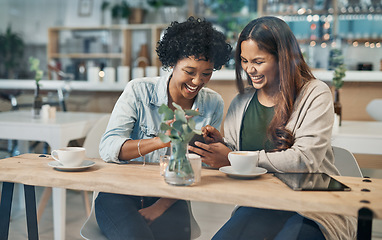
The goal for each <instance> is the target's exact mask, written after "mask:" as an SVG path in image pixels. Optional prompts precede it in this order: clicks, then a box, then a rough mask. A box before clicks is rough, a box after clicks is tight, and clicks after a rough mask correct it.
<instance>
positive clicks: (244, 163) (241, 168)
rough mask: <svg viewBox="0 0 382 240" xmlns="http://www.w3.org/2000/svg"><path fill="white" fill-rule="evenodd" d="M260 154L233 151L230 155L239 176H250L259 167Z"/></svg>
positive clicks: (233, 167) (229, 157)
mask: <svg viewBox="0 0 382 240" xmlns="http://www.w3.org/2000/svg"><path fill="white" fill-rule="evenodd" d="M258 154H259V153H258V152H255V151H233V152H230V153H229V154H228V160H229V162H230V163H231V167H232V169H233V170H234V171H235V172H236V173H239V174H250V173H252V172H253V170H254V169H255V168H256V167H257V165H258V160H259V159H258Z"/></svg>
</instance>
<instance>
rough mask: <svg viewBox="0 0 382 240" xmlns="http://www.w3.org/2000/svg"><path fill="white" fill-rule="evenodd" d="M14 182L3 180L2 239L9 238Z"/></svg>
mask: <svg viewBox="0 0 382 240" xmlns="http://www.w3.org/2000/svg"><path fill="white" fill-rule="evenodd" d="M14 185H15V184H14V183H9V182H3V189H2V191H1V202H0V213H1V214H0V240H6V239H8V234H9V220H10V218H11V208H12V197H13V189H14Z"/></svg>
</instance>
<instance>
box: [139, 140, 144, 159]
mask: <svg viewBox="0 0 382 240" xmlns="http://www.w3.org/2000/svg"><path fill="white" fill-rule="evenodd" d="M141 141H142V139H139V141H138V154H139V156H141V157H143V155H142V153H141V149H140V148H139V145H140V144H141Z"/></svg>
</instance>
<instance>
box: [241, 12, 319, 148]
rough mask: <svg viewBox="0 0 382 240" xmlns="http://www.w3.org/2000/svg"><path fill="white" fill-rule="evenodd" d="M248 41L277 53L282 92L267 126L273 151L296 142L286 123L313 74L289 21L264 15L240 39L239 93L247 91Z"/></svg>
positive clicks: (248, 79)
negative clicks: (244, 56)
mask: <svg viewBox="0 0 382 240" xmlns="http://www.w3.org/2000/svg"><path fill="white" fill-rule="evenodd" d="M246 40H253V41H255V42H256V43H257V45H258V47H259V49H261V50H263V51H266V52H268V53H270V54H272V55H273V56H275V59H276V61H277V63H278V72H279V74H278V75H279V78H280V79H279V82H280V85H279V90H280V91H279V93H278V95H277V96H276V99H277V104H276V105H275V107H274V110H275V114H274V117H273V119H272V120H271V122H270V124H269V127H268V129H267V135H268V137H269V138H270V140H271V141H273V142H274V143H275V146H276V149H274V150H273V151H277V150H284V149H287V148H290V147H291V146H292V145H293V143H294V137H293V134H292V132H291V131H289V130H288V129H286V127H285V126H286V124H287V123H288V120H289V118H290V116H291V114H292V112H293V105H294V103H295V100H296V97H297V96H298V94H299V93H300V91H301V88H302V87H303V86H304V84H305V83H307V82H308V81H310V80H311V79H313V78H314V76H313V74H312V72H311V70H310V68H309V66H308V64H307V63H306V62H305V60H304V57H303V56H302V53H301V50H300V46H299V45H298V42H297V40H296V38H295V36H294V34H293V32H292V31H291V29H290V28H289V26H288V24H286V23H285V22H284V21H283V20H281V19H279V18H277V17H270V16H267V17H261V18H257V19H255V20H253V21H251V22H250V23H248V24H247V26H246V27H245V28H244V29H243V31H242V32H241V33H240V36H239V39H238V42H237V48H236V53H235V60H236V84H237V87H238V89H239V93H243V92H244V84H243V75H242V73H243V68H242V66H241V43H242V42H243V41H246ZM246 76H247V81H248V83H249V85H250V86H252V82H251V79H250V77H249V75H248V74H246Z"/></svg>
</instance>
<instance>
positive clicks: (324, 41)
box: [0, 0, 382, 168]
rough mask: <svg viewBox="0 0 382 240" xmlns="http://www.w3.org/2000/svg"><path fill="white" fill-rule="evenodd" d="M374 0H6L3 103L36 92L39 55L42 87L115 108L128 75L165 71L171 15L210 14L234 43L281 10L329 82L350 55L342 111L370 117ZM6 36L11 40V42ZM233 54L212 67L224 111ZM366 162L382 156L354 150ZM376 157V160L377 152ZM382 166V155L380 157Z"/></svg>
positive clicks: (78, 104) (379, 16) (380, 86)
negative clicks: (160, 53)
mask: <svg viewBox="0 0 382 240" xmlns="http://www.w3.org/2000/svg"><path fill="white" fill-rule="evenodd" d="M381 4H382V3H381V1H375V0H356V1H346V0H315V1H313V0H312V1H304V2H302V1H284V0H258V1H252V0H225V1H224V0H126V1H120V0H109V1H103V0H67V1H60V0H33V1H30V0H0V53H1V54H0V93H1V96H2V98H1V99H0V111H9V110H12V104H11V101H9V100H8V99H7V96H9V95H14V96H16V98H17V101H18V103H25V102H31V101H32V99H33V94H34V88H35V85H34V84H33V79H34V75H33V74H34V73H33V72H31V71H30V70H29V63H28V59H29V57H31V56H32V57H35V58H37V59H39V60H40V61H41V63H40V66H41V69H42V70H43V71H44V76H43V79H42V84H41V94H42V96H43V97H44V98H55V97H56V91H55V89H57V88H62V87H65V89H66V90H67V91H68V97H67V98H66V104H67V110H68V111H88V112H106V113H109V112H111V110H112V108H113V106H114V104H115V102H116V100H117V98H118V97H119V95H120V94H121V92H122V91H123V88H124V86H125V85H126V83H127V82H128V80H130V79H132V78H134V77H137V76H150V75H159V74H163V71H162V70H161V68H160V62H159V61H158V59H157V57H156V54H155V44H156V42H157V40H158V39H159V38H160V36H161V34H162V31H163V29H165V28H166V26H167V25H168V24H169V23H170V22H171V21H173V20H177V21H183V20H185V19H186V18H187V16H190V15H194V16H198V17H205V18H206V19H208V20H210V21H212V22H213V23H214V25H215V26H216V27H217V28H218V29H220V30H222V31H223V32H224V33H225V34H226V35H227V36H228V40H229V41H230V42H231V44H232V45H233V46H234V45H235V42H236V39H237V35H238V33H239V32H240V30H241V29H242V27H243V26H244V25H245V24H246V23H247V22H248V21H250V20H251V19H254V18H256V17H258V16H263V15H275V16H280V17H281V18H283V19H284V20H285V21H286V22H287V23H288V24H289V25H290V27H291V28H292V30H293V32H294V33H295V35H296V37H297V38H298V40H299V42H300V44H301V49H302V51H303V54H304V57H305V59H306V61H307V62H308V63H309V65H310V66H311V67H312V69H314V73H315V74H316V76H317V77H319V78H320V79H321V80H323V81H325V82H327V84H329V85H331V80H332V77H333V68H334V67H335V66H333V65H332V64H331V60H332V59H333V58H332V57H333V54H334V53H335V51H336V50H340V51H339V52H340V53H341V54H342V56H343V57H344V58H343V59H344V64H345V65H346V69H347V71H346V77H345V78H344V81H345V83H344V85H343V86H342V88H341V89H340V94H341V95H340V101H341V105H342V118H343V120H360V121H362V120H365V121H366V120H368V121H370V120H372V119H371V117H370V116H369V115H368V114H367V112H366V110H365V109H366V105H367V104H368V103H369V102H370V101H371V100H372V99H374V98H382V71H381V70H382V47H381V42H382V5H381ZM7 39H8V40H9V39H12V41H11V45H7V44H6V43H7ZM233 66H234V61H233V59H231V60H230V61H229V63H227V65H226V66H225V67H224V68H223V69H222V70H221V71H219V72H216V73H214V75H213V77H212V81H210V83H209V84H208V87H210V88H212V89H214V90H216V91H217V92H219V93H220V94H221V95H222V96H223V98H224V101H225V112H226V111H227V108H228V106H229V103H230V102H231V100H232V98H233V97H234V96H235V95H236V93H237V91H236V87H235V82H234V70H233ZM356 157H357V160H359V161H360V165H361V167H364V168H373V167H378V168H382V166H378V164H377V163H376V162H378V161H375V160H376V159H377V160H382V158H381V157H380V156H373V155H356ZM378 158H379V159H378ZM379 165H381V164H379Z"/></svg>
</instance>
